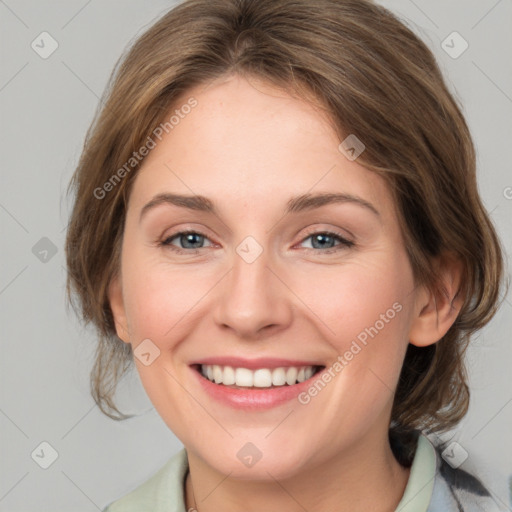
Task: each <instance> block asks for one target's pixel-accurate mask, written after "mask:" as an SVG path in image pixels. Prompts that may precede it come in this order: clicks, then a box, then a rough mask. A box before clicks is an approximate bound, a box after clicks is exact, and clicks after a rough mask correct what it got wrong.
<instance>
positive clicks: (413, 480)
mask: <svg viewBox="0 0 512 512" xmlns="http://www.w3.org/2000/svg"><path fill="white" fill-rule="evenodd" d="M187 472H188V459H187V452H186V450H185V448H183V449H182V450H180V451H179V452H178V453H176V454H175V455H174V456H173V457H171V458H170V459H169V461H168V462H167V463H166V464H165V465H164V466H163V467H162V468H160V469H159V470H158V471H157V472H156V473H155V474H154V475H153V476H152V477H151V478H149V479H148V480H147V481H146V482H144V483H143V484H141V485H139V486H138V487H137V488H136V489H134V490H133V491H132V492H130V493H128V494H126V495H125V496H123V497H122V498H120V499H118V500H116V501H114V502H113V503H111V504H110V505H109V506H108V507H107V508H105V509H104V510H103V512H186V508H185V496H184V487H185V478H186V476H187ZM435 474H436V452H435V450H434V447H433V446H432V444H431V443H430V441H429V440H428V439H427V438H426V437H425V436H424V435H420V436H419V438H418V445H417V447H416V452H415V454H414V459H413V462H412V466H411V471H410V474H409V480H408V482H407V486H406V488H405V492H404V494H403V496H402V499H401V501H400V503H399V504H398V507H397V508H396V509H395V512H427V510H428V506H429V503H430V500H431V497H432V489H433V487H434V478H435Z"/></svg>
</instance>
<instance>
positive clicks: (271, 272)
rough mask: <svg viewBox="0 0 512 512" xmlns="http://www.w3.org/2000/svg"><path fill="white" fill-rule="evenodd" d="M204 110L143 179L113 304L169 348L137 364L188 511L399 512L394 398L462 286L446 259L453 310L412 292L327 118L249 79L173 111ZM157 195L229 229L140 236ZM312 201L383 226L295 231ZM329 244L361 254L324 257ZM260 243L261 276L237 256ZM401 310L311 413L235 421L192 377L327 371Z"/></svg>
mask: <svg viewBox="0 0 512 512" xmlns="http://www.w3.org/2000/svg"><path fill="white" fill-rule="evenodd" d="M191 96H193V97H194V98H196V99H197V101H198V105H197V106H196V107H195V108H194V109H193V110H192V111H191V113H190V114H188V115H187V116H185V117H184V119H182V120H180V123H179V125H177V126H176V127H175V128H174V129H173V130H172V131H170V132H169V134H167V135H165V136H164V138H163V139H162V141H161V142H159V143H158V144H157V146H156V148H155V149H153V150H152V151H151V152H150V154H149V156H148V157H147V158H146V159H145V161H144V163H143V166H142V168H141V170H140V171H139V173H138V175H137V176H136V178H135V183H134V184H133V189H132V191H131V195H130V198H129V203H128V208H127V215H126V223H125V229H124V236H123V245H122V256H121V272H120V275H119V276H118V277H117V278H116V279H114V280H113V281H112V283H111V285H110V289H109V297H110V303H111V307H112V311H113V314H114V318H115V321H116V327H117V333H118V335H119V337H120V338H121V339H122V340H123V341H125V342H126V343H131V344H132V346H133V349H134V350H135V349H136V348H137V346H138V344H139V343H140V342H141V341H142V340H145V339H148V338H149V339H150V340H151V341H152V343H154V344H155V345H156V346H157V347H158V349H159V350H160V355H159V357H157V358H156V359H155V360H154V361H153V362H152V363H151V364H150V365H148V366H146V365H144V364H142V363H141V362H140V361H139V360H138V358H135V363H136V366H137V370H138V372H139V375H140V378H141V382H142V384H143V386H144V388H145V390H146V392H147V394H148V396H149V398H150V399H151V401H152V403H153V404H154V406H155V408H156V409H157V411H158V413H159V414H160V416H161V417H162V419H163V420H164V421H165V422H166V424H167V425H168V426H169V428H170V429H171V430H172V431H173V432H174V433H175V435H176V436H177V437H178V438H179V439H180V440H181V442H182V443H183V444H184V446H185V447H186V448H187V452H188V457H189V466H190V472H189V474H188V476H187V479H186V485H185V495H186V505H187V509H188V508H189V507H195V508H196V509H197V510H199V511H200V512H209V511H216V510H223V511H225V512H230V511H240V510H246V511H259V510H267V511H269V512H274V511H275V512H277V511H282V510H287V511H292V512H293V511H303V510H304V509H307V510H308V511H309V512H316V511H325V510H337V511H349V510H350V511H351V512H357V511H365V512H368V511H379V512H384V511H393V510H395V508H396V506H397V504H398V503H399V501H400V499H401V497H402V495H403V492H404V489H405V486H406V484H407V480H408V476H409V470H408V469H406V468H403V467H402V466H400V464H398V462H397V461H396V459H395V458H394V456H393V454H392V451H391V448H390V445H389V442H388V437H387V436H388V428H389V421H390V414H391V406H392V402H393V394H394V390H395V388H396V384H397V380H398V376H399V373H400V369H401V366H402V362H403V359H404V356H405V351H406V348H407V345H408V343H409V342H411V343H414V344H416V345H419V346H425V345H428V344H431V343H435V342H436V341H438V340H439V339H440V338H441V337H442V336H443V335H444V333H445V332H446V331H447V330H448V328H449V327H450V325H451V324H452V323H453V321H454V320H455V318H456V315H457V312H458V307H459V306H460V304H459V303H458V302H457V301H455V302H454V303H453V304H452V305H450V301H451V298H452V297H453V296H454V295H455V292H456V289H457V287H458V284H459V276H460V271H459V269H458V267H456V266H454V265H449V264H447V263H446V264H445V263H443V261H440V265H439V269H440V270H439V276H440V279H442V280H443V282H444V285H445V287H446V290H447V296H446V297H433V296H432V295H431V294H430V293H429V292H428V291H427V289H425V288H424V287H421V286H416V285H415V282H414V279H413V274H412V269H411V266H410V263H409V261H408V258H407V255H406V251H405V248H404V244H403V239H402V235H401V232H400V227H399V223H398V217H397V213H396V210H395V206H394V204H393V201H392V198H391V194H390V192H389V190H388V188H387V186H386V184H385V182H384V181H383V180H382V178H380V177H379V176H377V175H376V174H375V173H372V172H370V171H368V170H367V169H365V168H364V167H363V166H362V165H360V164H359V163H358V162H357V160H355V161H350V160H348V159H347V158H346V157H345V156H344V155H343V154H342V153H341V152H340V151H339V150H338V145H339V143H340V140H339V138H338V137H337V136H336V134H335V132H334V130H333V129H332V126H331V125H330V124H329V122H328V119H327V118H326V116H325V115H324V113H323V112H322V111H321V110H320V109H319V108H317V107H315V106H313V105H312V104H310V103H308V102H305V101H304V100H301V99H297V98H294V97H292V96H290V95H289V94H288V93H287V92H285V91H283V90H280V89H277V88H275V87H274V86H271V85H269V84H265V83H262V82H261V81H257V80H255V79H251V80H250V81H248V80H247V79H244V78H240V77H239V76H237V75H231V76H228V77H223V78H222V79H220V80H217V81H215V82H213V83H210V84H208V86H204V85H203V86H198V87H196V88H194V89H192V90H190V91H188V92H187V94H185V95H184V96H183V101H178V102H177V105H178V106H179V105H181V104H184V103H185V102H186V100H187V99H188V98H189V97H191ZM347 135H348V134H347ZM162 192H172V193H176V194H194V193H195V194H201V195H204V196H206V197H208V198H210V199H211V200H212V201H214V203H215V204H216V206H217V208H218V215H214V214H212V213H207V212H198V211H193V210H187V209H185V208H180V207H177V206H174V205H169V204H165V205H160V206H158V207H155V208H153V209H151V210H149V211H148V212H146V214H145V215H144V217H143V218H142V220H139V216H140V213H141V209H142V207H143V206H144V205H145V204H146V203H148V202H149V201H150V200H151V199H152V198H153V197H154V196H155V195H156V194H159V193H162ZM308 192H309V193H316V192H328V193H332V192H340V193H348V194H352V195H355V196H359V197H361V198H363V199H364V200H365V201H367V202H369V203H371V204H372V205H373V206H374V207H375V208H376V209H377V210H378V212H379V215H376V214H375V213H373V212H372V211H370V209H368V208H365V207H363V206H361V205H359V204H356V203H349V202H346V203H337V204H329V205H324V206H322V207H320V208H317V209H314V210H311V211H306V212H300V213H290V214H288V215H284V210H285V206H286V203H287V201H288V200H289V199H290V198H291V197H292V196H297V195H300V194H305V193H308ZM185 229H193V230H197V232H198V233H200V234H202V235H205V238H201V237H200V236H199V237H198V238H197V239H196V240H195V242H194V240H193V244H192V245H190V244H189V245H186V244H187V238H186V237H181V238H180V237H179V236H177V237H176V236H174V235H175V233H177V232H179V231H183V230H185ZM326 230H327V231H334V232H336V233H337V234H339V235H340V236H342V237H344V238H347V239H348V240H349V241H353V242H354V245H353V246H346V245H343V244H341V243H340V241H339V240H337V239H329V240H328V241H327V243H328V245H325V246H321V245H313V243H314V238H315V237H312V236H311V235H312V234H313V233H322V232H325V231H326ZM171 235H172V237H171ZM247 236H252V237H253V238H254V239H255V240H256V241H257V242H258V244H260V246H261V247H262V248H263V252H262V254H261V255H260V256H259V257H258V258H257V259H256V260H255V261H254V262H252V263H250V264H249V263H247V262H246V261H244V259H242V258H241V257H240V256H239V255H238V254H237V252H236V248H237V246H238V245H239V244H240V243H241V242H242V240H244V238H245V237H247ZM169 237H171V238H169ZM163 240H168V241H169V240H171V245H170V246H169V245H167V246H162V245H159V242H161V241H163ZM194 244H195V245H194ZM170 247H174V248H177V249H180V248H181V249H182V251H184V252H186V251H188V253H184V254H177V253H175V252H173V251H172V250H171V248H170ZM190 247H192V248H190ZM194 247H199V249H194ZM324 247H325V248H324ZM333 249H337V251H336V252H330V253H326V251H329V250H330V251H332V250H333ZM396 302H398V303H399V304H400V305H401V306H402V309H401V311H400V312H399V313H397V314H396V316H395V317H394V318H393V319H392V320H390V321H389V322H388V323H386V324H385V327H384V328H382V329H381V330H380V331H379V333H378V335H377V336H375V337H374V338H373V339H371V338H370V339H369V342H368V344H367V346H365V347H363V349H362V350H361V351H360V352H359V353H358V354H357V355H356V356H354V358H353V359H352V360H351V361H350V363H349V364H348V365H347V366H346V367H345V368H344V369H343V371H341V372H340V373H338V374H337V376H336V377H335V378H334V379H333V380H332V381H331V382H330V383H329V384H328V385H327V386H326V387H325V388H324V389H323V390H322V391H321V392H320V393H319V394H318V395H317V396H315V397H314V398H312V399H311V401H310V402H309V403H308V404H306V405H302V404H300V403H299V402H298V401H297V400H292V401H290V402H287V403H285V404H284V405H280V406H278V407H274V408H272V409H269V410H265V411H246V410H244V411H242V410H237V409H234V408H231V407H229V406H228V405H224V404H221V403H218V402H216V401H214V400H213V399H211V398H210V397H209V396H208V395H207V394H206V393H205V392H204V391H203V390H202V388H201V386H200V385H199V383H198V381H197V378H196V376H195V375H193V373H192V370H191V369H190V367H189V364H190V363H191V362H192V361H194V360H197V359H198V358H201V357H207V356H231V355H235V356H240V357H245V358H256V357H264V356H268V357H283V358H288V359H297V358H299V359H301V360H311V361H316V362H321V364H324V365H325V366H327V367H329V366H330V365H331V364H332V363H333V362H335V361H336V359H337V357H338V356H339V355H343V354H344V353H345V352H346V351H347V350H348V349H349V348H350V346H351V343H352V341H353V340H355V339H356V337H357V335H358V334H359V333H361V332H362V331H364V329H365V328H367V327H370V326H373V325H375V322H376V321H377V320H378V319H379V318H380V315H381V314H383V313H385V312H386V311H387V310H388V309H389V308H391V307H392V305H393V304H394V303H396ZM248 441H250V442H252V443H254V444H255V445H256V446H257V447H258V449H259V450H260V451H261V452H262V458H261V460H260V461H259V462H258V463H256V464H255V465H254V466H252V467H246V466H245V465H244V464H242V463H241V462H240V460H239V459H238V458H237V457H236V454H237V452H238V451H239V450H240V449H241V448H242V446H243V445H244V444H245V443H246V442H248ZM228 475H229V476H228ZM276 481H277V482H276ZM369 486H370V487H371V493H370V492H368V489H369ZM212 490H214V492H212ZM194 496H195V500H194Z"/></svg>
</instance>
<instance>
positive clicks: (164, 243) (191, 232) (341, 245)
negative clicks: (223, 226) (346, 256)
mask: <svg viewBox="0 0 512 512" xmlns="http://www.w3.org/2000/svg"><path fill="white" fill-rule="evenodd" d="M185 235H200V236H202V237H204V238H206V239H208V237H207V236H206V235H204V234H203V233H201V232H200V231H195V230H187V231H178V232H177V233H174V234H172V235H170V236H168V237H166V238H165V239H164V240H162V241H161V242H159V243H158V245H159V246H161V247H165V248H168V249H170V250H171V251H173V252H175V253H176V254H196V253H197V252H199V251H200V250H201V249H206V247H200V248H199V249H180V248H179V247H175V246H173V245H171V243H170V241H171V240H174V239H175V238H178V237H180V236H185ZM314 235H327V236H330V237H332V238H335V239H337V240H338V241H339V242H340V243H339V244H338V245H337V246H335V247H334V248H330V249H325V250H322V249H315V248H309V247H308V248H307V249H308V250H311V251H314V252H320V253H322V254H331V253H335V252H338V251H340V250H342V249H345V248H350V247H353V246H354V245H355V243H354V242H352V241H350V240H347V239H346V238H344V237H342V236H341V235H340V234H339V233H335V232H333V231H312V232H310V233H308V235H307V236H306V237H305V238H303V239H302V240H301V242H300V243H303V242H305V241H306V240H307V239H308V238H311V237H312V236H314Z"/></svg>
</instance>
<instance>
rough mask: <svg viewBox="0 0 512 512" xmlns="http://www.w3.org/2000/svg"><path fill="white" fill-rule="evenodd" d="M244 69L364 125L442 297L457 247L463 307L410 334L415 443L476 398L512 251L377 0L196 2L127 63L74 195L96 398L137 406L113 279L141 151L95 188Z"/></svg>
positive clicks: (342, 120)
mask: <svg viewBox="0 0 512 512" xmlns="http://www.w3.org/2000/svg"><path fill="white" fill-rule="evenodd" d="M231 73H238V74H240V75H243V76H246V77H255V78H259V79H263V80H266V81H268V82H271V83H273V84H274V85H277V86H281V87H283V88H285V89H292V90H293V91H295V92H297V94H298V95H300V96H301V97H303V98H306V97H314V98H316V100H317V101H318V102H319V104H321V105H322V107H323V108H324V109H325V110H326V111H327V112H328V114H329V116H330V119H332V122H333V128H334V129H335V130H336V131H337V133H338V134H339V136H340V141H341V140H343V138H344V137H345V136H346V135H347V134H349V133H350V134H355V135H356V136H357V137H358V138H359V139H361V140H362V141H363V142H364V144H365V146H366V150H365V151H364V153H363V154H362V155H361V156H360V157H359V159H358V163H360V164H362V165H364V166H365V167H366V168H368V169H369V170H372V171H375V172H377V173H379V174H380V175H381V176H383V177H384V178H385V179H386V181H387V183H388V184H389V187H390V190H391V191H392V193H393V197H394V199H395V203H396V205H397V208H398V212H399V217H400V223H401V228H402V232H403V236H404V239H405V245H406V248H407V251H408V254H409V258H410V261H411V265H412V268H413V272H414V277H415V280H416V283H422V284H426V285H428V286H429V287H430V288H431V289H432V290H436V293H442V292H443V291H442V290H441V289H440V288H439V283H438V282H437V281H436V274H435V267H434V263H433V262H434V258H435V257H436V256H439V255H441V254H442V253H445V252H447V251H448V252H450V253H451V254H453V255H454V256H455V257H457V258H458V259H459V260H460V261H461V262H462V265H463V275H462V286H461V288H460V290H459V292H458V293H459V294H461V296H462V297H463V299H464V302H463V305H462V308H461V311H460V313H459V315H458V317H457V319H456V321H455V323H454V324H453V325H452V327H451V328H450V329H449V331H448V332H447V334H446V335H445V336H444V337H443V338H442V339H441V340H439V341H438V342H437V343H435V344H433V345H430V346H427V347H424V348H418V347H416V346H413V345H411V344H409V346H408V349H407V353H406V357H405V361H404V364H403V368H402V372H401V375H400V380H399V383H398V388H397V390H396V395H395V400H394V405H393V409H392V414H391V427H392V429H394V431H395V432H402V433H403V434H404V438H406V437H407V432H410V431H411V430H413V429H427V430H432V431H443V430H447V429H449V428H451V427H452V426H454V425H455V424H456V423H457V422H458V421H460V419H461V418H462V417H463V416H464V415H465V414H466V412H467V409H468V403H469V390H468V386H467V383H466V379H467V377H466V373H465V367H464V353H465V350H466V348H467V344H468V342H469V339H470V336H471V335H472V334H473V333H474V332H475V331H476V330H477V329H480V328H481V327H482V326H484V325H485V324H486V323H487V322H488V321H489V320H490V319H491V317H492V316H493V315H494V313H495V311H496V309H497V307H498V303H499V294H500V287H501V285H502V273H503V270H502V266H503V261H502V249H501V247H500V242H499V240H498V238H497V236H496V232H495V230H494V228H493V225H492V223H491V221H490V219H489V217H488V215H487V213H486V211H485V209H484V207H483V205H482V202H481V200H480V198H479V195H478V190H477V181H476V175H475V150H474V146H473V142H472V139H471V136H470V133H469V130H468V127H467V125H466V122H465V120H464V117H463V115H462V113H461V110H460V108H459V106H458V105H457V103H456V101H455V100H454V98H453V97H452V96H451V94H450V92H449V91H448V88H447V86H446V84H445V82H444V80H443V77H442V75H441V72H440V70H439V68H438V66H437V64H436V62H435V59H434V57H433V55H432V53H431V52H430V50H429V49H428V48H427V46H426V45H425V44H424V43H423V42H422V41H421V40H419V39H418V37H416V36H415V35H414V34H413V33H412V32H411V31H410V30H409V29H408V28H407V27H406V26H405V25H404V24H403V23H402V22H400V21H399V20H398V19H397V18H396V17H395V16H394V15H393V14H391V13H390V12H389V11H387V10H386V9H384V8H382V7H380V6H377V5H375V4H373V3H371V2H369V1H366V0H315V2H311V1H310V0H188V1H185V2H184V3H182V4H180V5H178V6H177V7H175V8H173V9H172V10H171V11H169V12H168V13H167V14H165V15H164V16H163V17H162V18H161V19H160V20H158V21H157V23H156V24H154V25H153V26H152V27H151V28H150V29H149V30H148V31H147V32H145V33H144V34H143V35H142V36H141V37H140V38H139V39H138V40H137V41H136V42H135V44H134V45H133V46H132V48H131V49H130V50H129V52H128V53H127V54H126V55H125V56H123V58H122V60H120V64H119V65H118V66H117V67H116V69H115V70H114V73H113V75H112V77H111V80H110V85H109V88H108V89H107V91H106V92H105V96H104V101H103V108H101V110H100V111H99V112H98V114H97V116H96V118H95V120H94V122H93V124H92V126H91V128H90V129H89V131H88V133H87V137H86V141H85V145H84V149H83V153H82V156H81V159H80V162H79V164H78V168H77V169H76V172H75V174H74V176H73V178H72V181H71V183H70V185H69V189H68V190H71V189H72V190H73V191H74V192H75V195H76V199H75V204H74V209H73V211H72V215H71V220H70V224H69V229H68V232H67V240H66V256H67V266H68V282H67V290H68V298H69V301H70V303H71V304H73V306H74V307H75V309H77V311H78V312H79V314H80V316H81V317H82V318H83V320H84V321H85V323H89V322H92V323H93V324H94V325H95V326H96V328H97V331H98V335H99V343H98V346H97V351H96V360H95V363H94V367H93V369H92V373H91V392H92V395H93V397H94V399H95V401H96V403H97V404H98V406H99V407H100V409H101V410H102V411H103V412H104V413H105V414H107V415H108V416H110V417H111V418H114V419H124V418H127V417H129V416H126V415H123V414H122V413H120V411H119V410H118V409H117V407H116V406H115V404H114V400H113V395H114V392H115V389H116V385H117V383H118V380H119V379H120V378H121V376H122V375H123V374H124V373H125V371H126V370H127V369H128V368H129V366H130V364H131V363H132V353H131V345H129V344H127V343H124V342H122V341H121V340H119V339H118V338H117V336H116V331H115V326H114V321H113V316H112V312H111V309H110V307H109V302H108V297H107V290H108V285H109V282H110V280H111V279H112V277H113V276H114V275H116V272H117V271H118V269H119V262H120V259H119V257H120V246H121V240H122V232H123V226H124V219H125V213H126V204H127V197H128V196H129V192H130V186H131V184H132V183H133V178H134V176H135V174H136V172H137V169H138V168H139V167H140V162H136V163H135V165H132V167H133V169H130V172H126V173H123V178H122V179H120V180H118V181H117V182H116V183H115V186H113V187H109V191H108V193H105V194H103V193H102V196H104V197H102V198H101V199H98V197H97V196H98V194H97V192H96V191H97V190H98V189H100V188H101V187H103V185H104V184H105V183H106V182H107V181H109V179H111V177H112V176H113V174H114V173H115V172H116V170H117V169H120V168H122V167H123V165H125V164H126V162H128V161H129V160H130V158H132V157H133V152H134V151H137V150H138V148H139V147H142V146H143V145H144V144H146V143H147V142H148V140H149V139H150V138H151V135H152V133H153V132H154V130H155V128H156V127H157V126H158V125H159V124H160V123H161V122H162V121H163V120H164V119H165V116H166V115H168V112H169V109H170V107H171V106H172V105H174V104H175V102H176V100H177V98H179V97H182V95H183V94H184V93H186V92H187V91H188V90H189V89H190V88H192V87H193V86H196V85H199V84H202V83H208V82H209V81H211V80H213V79H216V78H219V77H222V76H227V75H229V74H231ZM141 161H142V160H141ZM132 164H133V162H132ZM125 169H126V166H125ZM110 189H111V190H110ZM73 292H74V297H75V299H77V302H74V301H73ZM112 411H115V412H116V413H119V414H120V416H115V415H113V414H112Z"/></svg>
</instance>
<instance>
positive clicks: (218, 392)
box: [191, 368, 325, 410]
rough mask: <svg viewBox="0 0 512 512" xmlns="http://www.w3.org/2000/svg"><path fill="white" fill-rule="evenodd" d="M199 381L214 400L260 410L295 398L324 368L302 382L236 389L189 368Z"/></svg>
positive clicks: (232, 405) (236, 406)
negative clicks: (272, 386)
mask: <svg viewBox="0 0 512 512" xmlns="http://www.w3.org/2000/svg"><path fill="white" fill-rule="evenodd" d="M191 369H192V371H193V373H195V375H196V378H197V379H199V383H200V384H201V386H202V387H203V389H204V390H205V391H206V393H207V394H208V395H210V396H211V397H212V398H213V399H214V400H217V401H219V402H222V403H224V404H227V405H229V406H231V407H234V408H237V409H245V410H247V409H252V410H262V409H271V408H272V407H277V406H278V405H281V404H284V403H286V402H289V401H290V400H293V399H294V398H297V396H298V395H299V394H300V393H302V392H303V391H305V390H306V389H308V388H309V387H310V386H311V384H312V382H313V381H314V380H316V379H318V378H320V375H321V374H322V372H323V371H324V369H325V368H324V369H322V370H320V371H319V372H317V373H315V374H314V375H313V376H312V377H310V378H309V379H308V380H305V381H304V382H300V383H298V384H293V385H292V386H287V385H284V386H280V387H275V388H250V389H249V388H248V389H236V388H230V387H229V386H223V385H222V384H215V383H214V382H211V381H210V380H208V379H207V378H206V377H204V376H203V375H202V374H201V372H200V370H196V369H194V368H191Z"/></svg>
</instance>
